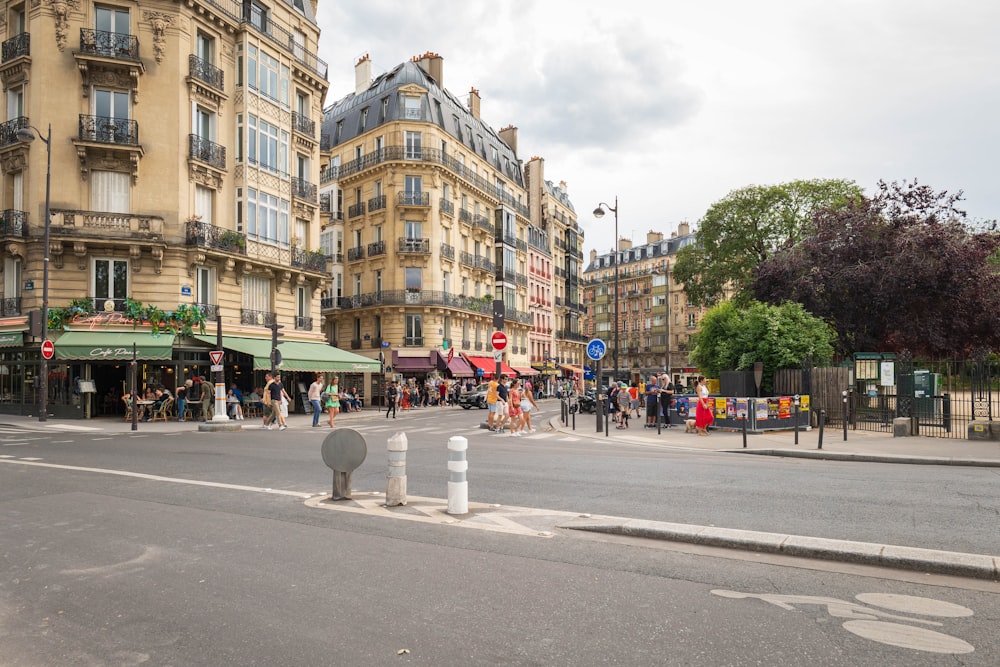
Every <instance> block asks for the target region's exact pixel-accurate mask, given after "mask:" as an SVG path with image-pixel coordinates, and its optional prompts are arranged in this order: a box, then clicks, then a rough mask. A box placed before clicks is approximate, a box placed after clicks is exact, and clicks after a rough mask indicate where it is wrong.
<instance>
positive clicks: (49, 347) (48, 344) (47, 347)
mask: <svg viewBox="0 0 1000 667" xmlns="http://www.w3.org/2000/svg"><path fill="white" fill-rule="evenodd" d="M54 356H56V346H55V345H54V344H53V343H52V341H50V340H43V341H42V358H44V359H51V358H52V357H54Z"/></svg>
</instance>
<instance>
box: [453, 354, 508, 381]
mask: <svg viewBox="0 0 1000 667" xmlns="http://www.w3.org/2000/svg"><path fill="white" fill-rule="evenodd" d="M462 356H464V357H465V360H466V361H468V362H469V364H471V365H472V367H473V368H480V369H482V371H483V377H493V372H494V371H495V370H496V369H497V362H495V361H493V358H492V357H473V356H471V355H468V354H465V355H462ZM500 373H502V374H503V375H506V376H507V377H511V378H512V377H515V376H516V375H517V372H516V371H515V370H514V369H513V368H511V367H510V366H508V365H507V364H505V363H504V362H502V361H501V362H500Z"/></svg>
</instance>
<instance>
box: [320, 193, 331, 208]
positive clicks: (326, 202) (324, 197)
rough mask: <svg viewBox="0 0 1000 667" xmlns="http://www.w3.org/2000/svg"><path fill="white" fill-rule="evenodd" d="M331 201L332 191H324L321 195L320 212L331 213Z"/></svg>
mask: <svg viewBox="0 0 1000 667" xmlns="http://www.w3.org/2000/svg"><path fill="white" fill-rule="evenodd" d="M331 201H332V200H331V198H330V193H329V192H322V193H320V195H319V212H320V213H329V212H330V202H331Z"/></svg>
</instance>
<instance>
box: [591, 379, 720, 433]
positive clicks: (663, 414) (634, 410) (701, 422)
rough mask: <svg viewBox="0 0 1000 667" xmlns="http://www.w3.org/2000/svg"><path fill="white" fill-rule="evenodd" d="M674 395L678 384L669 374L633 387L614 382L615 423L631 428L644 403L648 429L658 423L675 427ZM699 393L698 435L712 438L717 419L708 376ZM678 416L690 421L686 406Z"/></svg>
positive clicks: (701, 381)
mask: <svg viewBox="0 0 1000 667" xmlns="http://www.w3.org/2000/svg"><path fill="white" fill-rule="evenodd" d="M674 392H675V387H674V383H673V382H671V380H670V376H669V375H667V374H666V373H661V374H659V375H651V376H650V377H649V381H648V382H646V383H644V384H640V383H639V382H637V381H632V383H631V384H626V383H625V382H612V383H611V385H610V386H609V388H608V415H609V416H610V418H611V419H612V420H613V421H614V422H615V424H616V428H620V429H624V428H628V427H629V417H630V416H631V415H632V414H635V416H636V417H637V418H638V417H639V415H640V408H641V407H642V406H643V404H644V405H645V411H646V424H645V426H646V428H656V427H657V423H658V422H659V424H660V426H662V427H663V428H672V427H673V426H674V424H672V423H671V419H670V415H671V408H672V407H673V405H674ZM695 394H696V396H697V399H696V401H697V402H696V406H695V429H696V430H697V433H698V435H708V429H709V427H711V425H712V424H713V423H714V422H715V416H714V406H713V404H712V401H711V399H710V398H709V391H708V385H707V384H706V382H705V377H704V376H700V377H699V378H698V380H697V384H696V385H695ZM677 413H678V416H679V417H680V418H681V419H682V420H687V418H688V413H687V408H686V406H681V407H679V408H678V409H677Z"/></svg>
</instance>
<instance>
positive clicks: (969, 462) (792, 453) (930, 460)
mask: <svg viewBox="0 0 1000 667" xmlns="http://www.w3.org/2000/svg"><path fill="white" fill-rule="evenodd" d="M713 451H717V452H725V453H727V454H758V455H761V456H784V457H788V458H799V459H822V460H827V461H857V462H859V463H909V464H911V465H934V466H940V465H950V466H971V467H978V468H1000V461H998V460H995V459H956V458H948V457H944V456H899V455H891V454H858V453H854V452H823V451H815V450H812V451H810V450H798V449H742V448H740V449H716V450H713Z"/></svg>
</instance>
